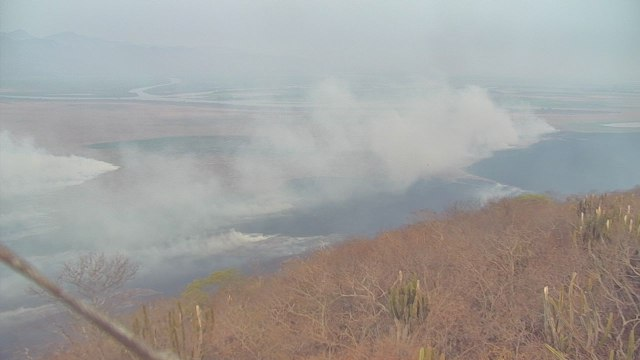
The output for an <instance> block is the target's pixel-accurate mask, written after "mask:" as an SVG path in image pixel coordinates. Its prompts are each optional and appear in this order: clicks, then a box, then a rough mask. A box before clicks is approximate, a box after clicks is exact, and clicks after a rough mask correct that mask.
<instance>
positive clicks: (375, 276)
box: [53, 189, 640, 360]
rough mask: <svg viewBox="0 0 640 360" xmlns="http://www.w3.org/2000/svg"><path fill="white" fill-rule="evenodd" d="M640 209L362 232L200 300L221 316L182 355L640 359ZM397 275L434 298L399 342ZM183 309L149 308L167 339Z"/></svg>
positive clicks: (607, 201)
mask: <svg viewBox="0 0 640 360" xmlns="http://www.w3.org/2000/svg"><path fill="white" fill-rule="evenodd" d="M598 209H600V210H598ZM638 209H640V189H636V190H634V191H630V192H626V193H619V194H610V195H607V196H597V197H590V198H587V200H586V201H583V199H571V200H569V201H566V202H555V201H551V200H549V199H546V198H543V197H523V198H516V199H506V200H502V201H499V202H496V203H493V204H490V205H488V206H486V207H485V208H483V209H481V210H473V211H472V210H469V211H464V210H458V211H451V212H450V213H448V214H444V215H442V216H440V217H439V218H436V219H430V220H426V221H423V222H418V223H415V224H412V225H409V226H406V227H404V228H402V229H398V230H393V231H388V232H385V233H382V234H380V235H379V236H377V237H376V238H374V239H354V240H351V241H349V242H346V243H343V244H341V245H338V246H336V247H334V248H330V249H324V250H321V251H317V252H315V253H313V254H311V255H309V256H308V257H307V258H304V259H293V260H290V261H287V262H286V263H285V264H283V266H282V269H281V270H280V271H279V272H277V273H276V274H273V275H269V276H266V277H262V276H254V277H251V278H244V279H241V280H235V281H232V282H229V283H227V284H226V285H225V286H223V287H222V288H220V289H219V290H218V291H217V292H216V293H215V294H214V295H212V296H211V298H210V299H209V300H208V301H207V303H206V304H203V306H206V308H207V309H213V310H214V313H215V320H213V319H212V320H211V322H212V324H210V325H211V327H210V328H207V329H208V330H207V331H206V332H204V333H198V331H196V330H194V329H193V327H192V324H191V323H190V324H191V325H189V326H191V328H189V329H188V330H187V331H186V332H185V334H186V335H183V336H184V337H185V338H186V340H184V342H185V343H188V344H197V343H198V341H196V340H195V338H194V337H196V336H201V337H202V348H201V352H198V357H195V356H193V355H190V354H191V353H189V352H188V351H185V352H182V354H183V357H185V358H203V359H294V358H295V359H298V358H300V359H416V358H418V353H419V349H420V348H421V347H423V346H424V347H426V346H432V347H433V348H434V349H436V350H437V351H438V352H442V353H444V354H445V355H446V358H447V359H563V358H567V359H600V358H613V359H629V360H631V359H637V358H638V355H639V354H640V350H638V341H636V340H635V338H637V337H639V336H638V333H639V332H640V325H639V324H640V315H639V314H640V228H638V223H640V212H638ZM581 213H585V215H581ZM581 218H583V219H584V220H581ZM603 219H604V220H603ZM607 220H609V221H608V225H607ZM399 270H401V271H402V272H403V273H404V274H410V275H411V276H413V277H415V278H416V279H418V280H420V284H421V286H422V288H423V289H424V290H425V291H426V294H427V299H428V300H427V302H428V315H427V316H426V318H425V319H424V321H420V322H418V323H412V326H411V327H410V331H409V333H408V336H406V337H402V338H401V339H400V340H398V338H397V336H396V327H395V324H394V318H393V316H392V315H391V313H390V311H389V306H388V304H389V290H390V289H391V288H392V286H394V282H396V281H397V279H398V271H399ZM574 274H575V275H574ZM545 287H546V288H547V296H546V298H545V296H544V293H543V290H544V289H545ZM182 301H185V300H182ZM175 306H176V305H175V302H165V303H157V304H152V305H150V307H149V310H148V311H149V315H148V316H149V320H148V321H149V322H150V325H149V326H150V328H152V329H153V331H156V332H157V335H156V337H157V338H163V339H168V338H169V337H168V335H167V334H166V333H167V332H168V331H170V329H168V328H167V327H166V326H165V325H163V321H165V320H163V319H166V315H165V314H166V313H167V312H168V311H170V309H171V308H172V307H175ZM138 316H139V315H138ZM187 318H188V317H185V319H187ZM610 318H611V320H609V319H610ZM187 320H188V319H187ZM131 321H133V320H130V322H131ZM185 321H186V320H185ZM609 323H611V324H610V325H609ZM161 333H162V334H161ZM198 334H200V335H198ZM92 341H94V342H96V341H98V340H92ZM156 345H157V346H158V347H161V348H171V347H172V346H171V344H170V340H164V341H163V343H162V344H160V343H157V344H156ZM87 346H89V345H87V344H86V343H78V344H73V345H71V346H67V347H66V348H65V349H64V351H62V352H59V356H54V357H53V358H60V359H62V358H73V357H72V356H71V355H72V354H74V353H76V352H78V351H82V349H83V348H85V347H87ZM118 354H119V353H118V351H115V350H114V351H113V352H112V353H107V352H104V351H103V355H100V356H95V357H97V358H100V359H117V358H120V357H118ZM120 354H121V353H120ZM76 358H78V357H77V356H76Z"/></svg>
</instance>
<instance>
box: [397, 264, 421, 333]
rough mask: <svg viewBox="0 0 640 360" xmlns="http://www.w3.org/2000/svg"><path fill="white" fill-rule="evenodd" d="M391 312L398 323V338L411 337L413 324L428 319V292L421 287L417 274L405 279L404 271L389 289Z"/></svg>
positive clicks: (399, 273)
mask: <svg viewBox="0 0 640 360" xmlns="http://www.w3.org/2000/svg"><path fill="white" fill-rule="evenodd" d="M389 312H390V313H391V315H392V316H393V319H394V322H395V324H396V338H397V340H398V341H399V340H406V339H407V338H408V337H409V333H410V331H411V327H412V325H414V324H416V323H418V322H422V321H424V320H425V319H426V317H427V314H428V312H429V306H428V303H427V294H426V292H425V291H424V290H423V289H422V288H420V280H418V279H417V278H416V277H415V276H413V277H412V278H410V279H404V278H403V275H402V271H399V272H398V279H397V280H396V282H395V283H394V284H393V286H392V287H391V289H390V290H389Z"/></svg>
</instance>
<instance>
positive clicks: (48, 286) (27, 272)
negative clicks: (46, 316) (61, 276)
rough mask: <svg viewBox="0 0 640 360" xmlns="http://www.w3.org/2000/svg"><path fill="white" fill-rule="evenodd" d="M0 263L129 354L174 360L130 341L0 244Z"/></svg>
mask: <svg viewBox="0 0 640 360" xmlns="http://www.w3.org/2000/svg"><path fill="white" fill-rule="evenodd" d="M0 261H2V262H4V263H5V264H7V265H8V266H9V267H11V268H12V269H13V270H15V271H16V272H19V273H21V274H22V275H24V276H26V277H27V278H29V279H30V280H32V281H33V282H35V283H36V284H37V285H38V286H40V287H41V288H43V289H44V290H46V291H47V292H48V293H49V294H51V295H52V296H53V297H55V298H56V299H58V300H60V301H61V302H62V303H64V304H65V305H67V306H68V307H69V308H71V310H72V311H74V312H76V313H78V314H80V315H81V316H82V317H84V318H85V319H86V320H87V321H89V322H90V323H92V324H93V325H95V326H96V327H98V328H99V329H100V330H102V331H104V332H106V333H107V334H109V335H111V336H112V337H113V338H114V339H115V340H116V341H118V342H119V343H120V344H122V345H123V346H125V347H126V348H127V349H129V350H130V351H131V352H132V353H134V354H136V355H137V356H138V357H140V358H141V359H144V360H177V359H178V357H177V356H176V355H174V354H171V353H161V352H158V351H156V350H153V349H152V348H151V347H149V346H148V345H147V344H145V343H144V342H141V341H139V340H137V339H135V338H134V335H133V334H132V333H131V332H130V331H128V330H127V329H125V328H124V327H123V326H121V325H118V324H117V323H115V322H114V321H113V320H110V319H108V318H107V317H105V316H104V315H102V314H100V313H99V312H97V311H96V310H94V309H93V308H91V307H89V306H87V305H85V304H84V303H82V302H80V301H78V300H76V299H75V298H73V297H72V296H70V295H69V294H67V293H66V292H65V291H64V290H62V289H61V288H60V287H59V286H57V285H56V284H54V283H53V282H52V281H50V280H49V279H47V278H46V277H45V276H44V275H42V274H41V273H40V272H39V271H38V270H36V269H35V268H34V267H33V266H31V264H29V263H28V262H27V261H26V260H24V259H22V258H20V257H19V256H18V255H16V254H15V253H14V252H13V251H11V249H9V248H8V247H6V246H5V245H3V244H2V243H0Z"/></svg>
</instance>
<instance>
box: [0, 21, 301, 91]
mask: <svg viewBox="0 0 640 360" xmlns="http://www.w3.org/2000/svg"><path fill="white" fill-rule="evenodd" d="M289 63H290V62H289V61H287V60H286V59H283V58H282V57H280V56H271V55H264V54H252V53H247V52H244V51H237V50H234V49H224V48H187V47H158V46H146V45H137V44H130V43H125V42H114V41H107V40H103V39H98V38H91V37H86V36H82V35H78V34H75V33H71V32H65V33H59V34H55V35H51V36H47V37H43V38H38V37H34V36H32V35H30V34H28V33H27V32H25V31H22V30H18V31H13V32H9V33H0V88H4V89H10V90H14V91H15V90H18V91H21V90H22V91H24V90H32V91H33V90H35V91H38V90H41V91H42V90H44V91H59V92H64V91H73V90H76V91H81V90H82V91H96V90H97V91H100V90H103V91H104V90H105V89H107V90H108V89H110V88H116V90H117V91H121V90H122V89H119V88H118V87H123V88H127V87H128V88H132V87H136V86H140V84H147V83H153V82H158V81H164V80H166V79H167V78H170V77H179V78H182V79H196V80H200V81H202V80H216V79H226V78H230V77H238V78H239V79H242V78H243V77H249V76H253V77H256V76H273V74H274V73H278V72H279V71H280V70H282V71H284V70H287V71H288V72H289V73H295V67H292V66H290V65H289Z"/></svg>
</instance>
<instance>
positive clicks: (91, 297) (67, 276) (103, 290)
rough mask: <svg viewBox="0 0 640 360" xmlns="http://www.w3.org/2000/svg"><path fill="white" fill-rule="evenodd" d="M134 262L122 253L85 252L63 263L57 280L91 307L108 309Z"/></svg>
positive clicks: (132, 271) (135, 267) (135, 269)
mask: <svg viewBox="0 0 640 360" xmlns="http://www.w3.org/2000/svg"><path fill="white" fill-rule="evenodd" d="M138 268H139V266H138V264H136V263H134V262H133V261H131V260H130V259H129V258H127V257H126V256H124V255H122V254H116V255H105V254H104V253H93V252H92V253H88V254H85V255H81V256H80V257H79V258H78V259H76V260H73V261H68V262H66V263H65V264H64V266H63V268H62V271H61V273H60V275H59V276H58V283H59V284H61V285H62V286H63V287H65V288H67V289H68V290H69V291H71V292H72V293H76V294H78V295H79V296H80V297H82V298H83V299H85V301H87V302H88V303H89V304H91V305H92V306H94V307H97V308H102V309H106V308H109V307H110V306H111V305H112V304H111V303H112V302H113V300H115V299H116V298H117V297H119V296H121V295H122V294H123V291H122V288H123V286H124V285H125V283H126V282H128V281H130V280H132V279H133V278H134V277H135V275H136V273H137V272H138Z"/></svg>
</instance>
